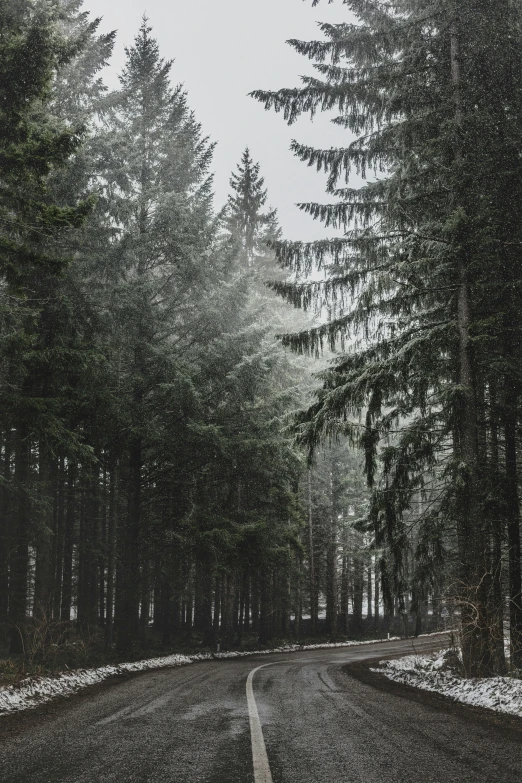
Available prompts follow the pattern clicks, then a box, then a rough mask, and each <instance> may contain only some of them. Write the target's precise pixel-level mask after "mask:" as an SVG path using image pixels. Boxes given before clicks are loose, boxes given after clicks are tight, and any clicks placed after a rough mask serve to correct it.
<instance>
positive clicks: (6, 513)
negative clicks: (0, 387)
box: [0, 427, 12, 645]
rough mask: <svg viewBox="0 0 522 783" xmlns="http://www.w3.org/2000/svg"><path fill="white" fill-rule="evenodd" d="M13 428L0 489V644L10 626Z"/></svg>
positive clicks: (6, 436) (6, 441)
mask: <svg viewBox="0 0 522 783" xmlns="http://www.w3.org/2000/svg"><path fill="white" fill-rule="evenodd" d="M11 438H12V436H11V428H10V427H7V428H6V430H5V434H4V464H3V479H4V484H3V486H2V488H1V489H0V497H1V508H0V645H3V644H5V643H6V642H7V639H8V628H9V552H10V550H11V533H10V531H11Z"/></svg>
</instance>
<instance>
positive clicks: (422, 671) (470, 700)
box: [372, 650, 522, 718]
mask: <svg viewBox="0 0 522 783" xmlns="http://www.w3.org/2000/svg"><path fill="white" fill-rule="evenodd" d="M447 652H448V651H447V650H445V651H443V652H440V653H435V654H433V655H422V656H421V655H407V656H405V657H404V658H399V659H398V660H394V661H380V662H379V668H378V669H372V671H374V672H378V673H380V674H384V675H385V676H386V677H388V679H390V680H394V681H395V682H399V683H402V684H403V685H411V686H413V687H414V688H420V689H421V690H424V691H431V692H432V693H440V694H441V695H443V696H449V698H451V699H453V700H454V701H459V702H462V703H463V704H470V705H472V706H474V707H486V708H487V709H490V710H495V711H496V712H503V713H505V714H507V715H516V716H518V717H521V718H522V680H518V679H514V678H512V677H489V678H487V679H470V678H466V677H460V676H459V675H458V674H455V673H454V672H451V671H448V670H447V668H445V664H446V659H445V657H444V655H445V653H447Z"/></svg>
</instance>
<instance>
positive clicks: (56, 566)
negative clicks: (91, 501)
mask: <svg viewBox="0 0 522 783" xmlns="http://www.w3.org/2000/svg"><path fill="white" fill-rule="evenodd" d="M55 488H56V534H55V537H54V546H53V577H54V585H53V617H54V618H56V619H58V618H59V617H60V615H61V611H60V610H61V599H62V579H63V560H64V547H65V507H66V483H65V459H64V458H63V457H60V460H59V462H58V466H57V474H56V477H55Z"/></svg>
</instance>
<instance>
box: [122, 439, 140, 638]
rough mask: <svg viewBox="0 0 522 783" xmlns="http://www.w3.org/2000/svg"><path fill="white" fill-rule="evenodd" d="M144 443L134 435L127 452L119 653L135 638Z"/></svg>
mask: <svg viewBox="0 0 522 783" xmlns="http://www.w3.org/2000/svg"><path fill="white" fill-rule="evenodd" d="M142 451H143V443H142V438H141V437H140V436H135V437H134V438H133V440H132V442H131V445H130V450H129V475H128V482H129V483H128V486H127V526H126V530H125V556H124V560H123V564H122V566H123V574H122V587H123V595H122V604H121V612H122V613H121V617H120V618H119V619H118V642H117V644H118V651H119V652H120V653H127V652H129V651H130V650H131V649H132V643H133V640H134V639H135V638H136V637H137V635H138V625H139V597H140V587H141V579H140V556H139V544H140V524H141V488H142V487H141V483H142V479H141V471H142V463H143V455H142Z"/></svg>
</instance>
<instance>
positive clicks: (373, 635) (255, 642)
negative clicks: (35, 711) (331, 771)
mask: <svg viewBox="0 0 522 783" xmlns="http://www.w3.org/2000/svg"><path fill="white" fill-rule="evenodd" d="M429 630H435V629H429ZM389 634H391V635H393V636H397V635H400V636H404V633H401V628H400V627H399V628H396V627H395V626H390V630H388V625H386V627H384V624H383V625H382V626H380V627H378V628H375V625H374V624H373V623H369V624H366V625H365V627H363V628H362V629H361V631H360V632H359V633H350V634H347V633H339V634H336V635H331V634H327V633H318V634H316V635H304V634H303V635H301V636H299V637H296V636H295V635H294V634H288V635H286V636H282V637H277V638H273V639H271V640H270V642H268V643H267V644H260V643H259V637H258V634H256V633H245V634H243V635H242V637H241V638H240V639H239V638H238V639H236V640H235V642H234V643H232V644H230V645H223V644H220V646H219V651H223V652H225V651H229V652H254V651H263V650H273V649H277V648H281V647H287V646H289V645H296V644H297V645H303V646H305V645H322V644H330V643H346V642H364V641H374V640H379V639H386V638H387V636H388V635H389ZM217 651H218V648H217V644H214V645H208V644H205V643H204V641H203V636H202V634H198V633H192V634H191V635H190V636H188V635H187V634H186V633H180V634H178V635H176V636H174V637H173V638H172V640H171V642H170V643H169V644H164V643H163V640H162V637H161V634H160V633H158V632H156V631H154V630H153V629H152V628H150V629H148V631H147V633H146V635H145V636H144V638H143V639H142V640H141V642H139V643H136V644H135V645H134V647H133V650H132V651H131V652H130V653H128V654H126V655H122V654H119V653H118V652H117V650H116V649H115V648H109V649H106V647H105V644H104V637H103V629H95V630H94V631H92V632H91V633H90V634H89V635H88V636H87V635H85V636H83V637H82V636H80V635H78V634H77V633H76V632H75V631H74V630H71V635H70V638H69V640H67V641H65V642H64V643H62V644H58V643H56V642H53V641H52V639H49V640H48V643H47V645H46V646H45V647H44V648H43V649H42V648H41V647H40V648H39V649H38V651H37V652H36V653H35V654H33V655H31V654H28V655H25V656H24V655H19V656H12V655H8V652H7V650H6V649H5V648H4V649H2V647H0V688H1V687H7V686H9V685H16V684H17V683H19V682H20V681H21V680H24V679H26V678H28V677H40V676H48V675H53V674H58V673H60V672H63V671H67V670H72V669H83V668H89V669H90V668H97V667H102V666H111V665H118V664H122V663H128V662H135V661H142V660H147V659H152V658H161V657H165V656H170V655H184V656H192V655H199V654H202V655H205V654H209V653H216V652H217Z"/></svg>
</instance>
